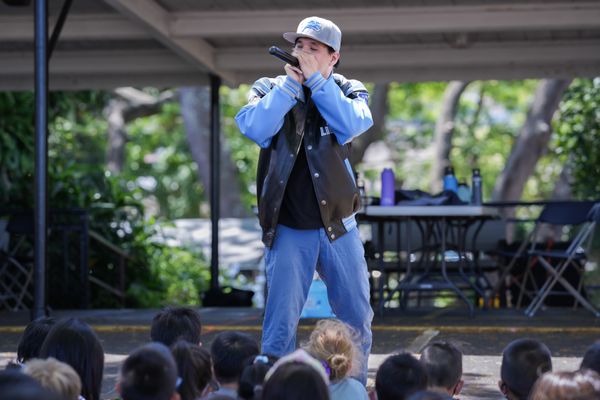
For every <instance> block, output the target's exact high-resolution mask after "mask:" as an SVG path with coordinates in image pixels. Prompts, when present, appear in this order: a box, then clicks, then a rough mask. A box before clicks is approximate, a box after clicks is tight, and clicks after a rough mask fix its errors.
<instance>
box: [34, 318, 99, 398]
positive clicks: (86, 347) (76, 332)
mask: <svg viewBox="0 0 600 400" xmlns="http://www.w3.org/2000/svg"><path fill="white" fill-rule="evenodd" d="M48 357H54V358H56V359H57V360H58V361H62V362H64V363H67V364H69V365H70V366H71V367H73V369H74V370H75V372H77V374H78V375H79V378H80V379H81V395H82V396H83V397H85V398H86V400H99V399H100V388H101V386H102V373H103V371H104V351H103V350H102V345H101V344H100V341H99V340H98V337H97V336H96V334H95V333H94V331H93V330H92V328H91V327H90V326H89V325H88V324H86V323H85V322H83V321H80V320H78V319H76V318H69V319H65V320H61V321H58V322H56V323H55V324H54V326H53V327H52V329H50V332H48V336H46V340H44V344H43V345H42V348H41V349H40V358H48Z"/></svg>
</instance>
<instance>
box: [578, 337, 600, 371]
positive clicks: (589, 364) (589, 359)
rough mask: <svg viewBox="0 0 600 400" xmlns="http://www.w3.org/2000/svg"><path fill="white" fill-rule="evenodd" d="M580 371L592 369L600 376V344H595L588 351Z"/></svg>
mask: <svg viewBox="0 0 600 400" xmlns="http://www.w3.org/2000/svg"><path fill="white" fill-rule="evenodd" d="M579 368H580V369H591V370H592V371H595V372H597V373H599V374H600V342H597V343H594V344H593V345H591V346H590V347H588V349H587V350H586V352H585V354H584V355H583V360H581V366H580V367H579Z"/></svg>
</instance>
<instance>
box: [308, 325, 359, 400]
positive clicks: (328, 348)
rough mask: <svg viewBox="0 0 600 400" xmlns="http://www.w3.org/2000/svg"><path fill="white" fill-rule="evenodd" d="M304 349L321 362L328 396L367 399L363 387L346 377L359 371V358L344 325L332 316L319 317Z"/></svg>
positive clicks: (342, 398)
mask: <svg viewBox="0 0 600 400" xmlns="http://www.w3.org/2000/svg"><path fill="white" fill-rule="evenodd" d="M304 349H305V350H306V351H307V352H308V353H309V354H310V355H311V356H313V357H314V358H316V359H317V360H319V361H321V362H322V363H323V366H324V367H325V371H327V373H328V375H329V381H330V384H329V392H330V395H331V399H332V400H344V399H356V400H367V399H368V396H367V390H366V389H365V387H364V386H363V385H362V384H361V383H360V382H359V381H357V380H356V379H353V378H351V377H350V376H351V375H352V374H355V373H357V372H358V371H359V369H360V364H361V360H360V359H359V357H360V353H359V351H358V349H357V347H356V344H355V343H354V341H353V340H352V334H351V331H350V327H349V326H348V325H346V324H344V323H343V322H341V321H339V320H335V319H325V320H321V321H319V322H318V323H317V326H316V327H315V329H314V330H313V332H312V333H311V335H310V339H309V341H308V343H307V344H306V345H305V346H304Z"/></svg>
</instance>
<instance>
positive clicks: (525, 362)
mask: <svg viewBox="0 0 600 400" xmlns="http://www.w3.org/2000/svg"><path fill="white" fill-rule="evenodd" d="M548 371H552V356H551V354H550V350H549V349H548V347H546V345H545V344H543V343H542V342H539V341H537V340H533V339H517V340H513V341H512V342H510V343H509V344H508V346H506V348H505V349H504V351H503V352H502V366H501V367H500V379H501V380H500V382H499V383H498V385H499V386H500V390H501V391H502V393H504V395H505V396H507V397H508V398H510V399H527V397H528V396H529V393H530V391H531V388H532V387H533V384H534V383H535V381H536V380H537V379H538V377H540V376H541V375H542V374H544V373H545V372H548Z"/></svg>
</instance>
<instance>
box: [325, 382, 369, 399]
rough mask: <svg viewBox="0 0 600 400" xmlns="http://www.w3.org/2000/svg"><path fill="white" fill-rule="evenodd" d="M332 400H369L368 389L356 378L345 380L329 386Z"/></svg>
mask: <svg viewBox="0 0 600 400" xmlns="http://www.w3.org/2000/svg"><path fill="white" fill-rule="evenodd" d="M329 394H330V395H331V400H350V399H352V400H368V399H369V395H368V394H367V389H365V387H364V386H363V385H362V383H360V382H359V381H357V380H356V379H354V378H344V379H342V380H341V381H339V382H336V383H332V384H331V385H329Z"/></svg>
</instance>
